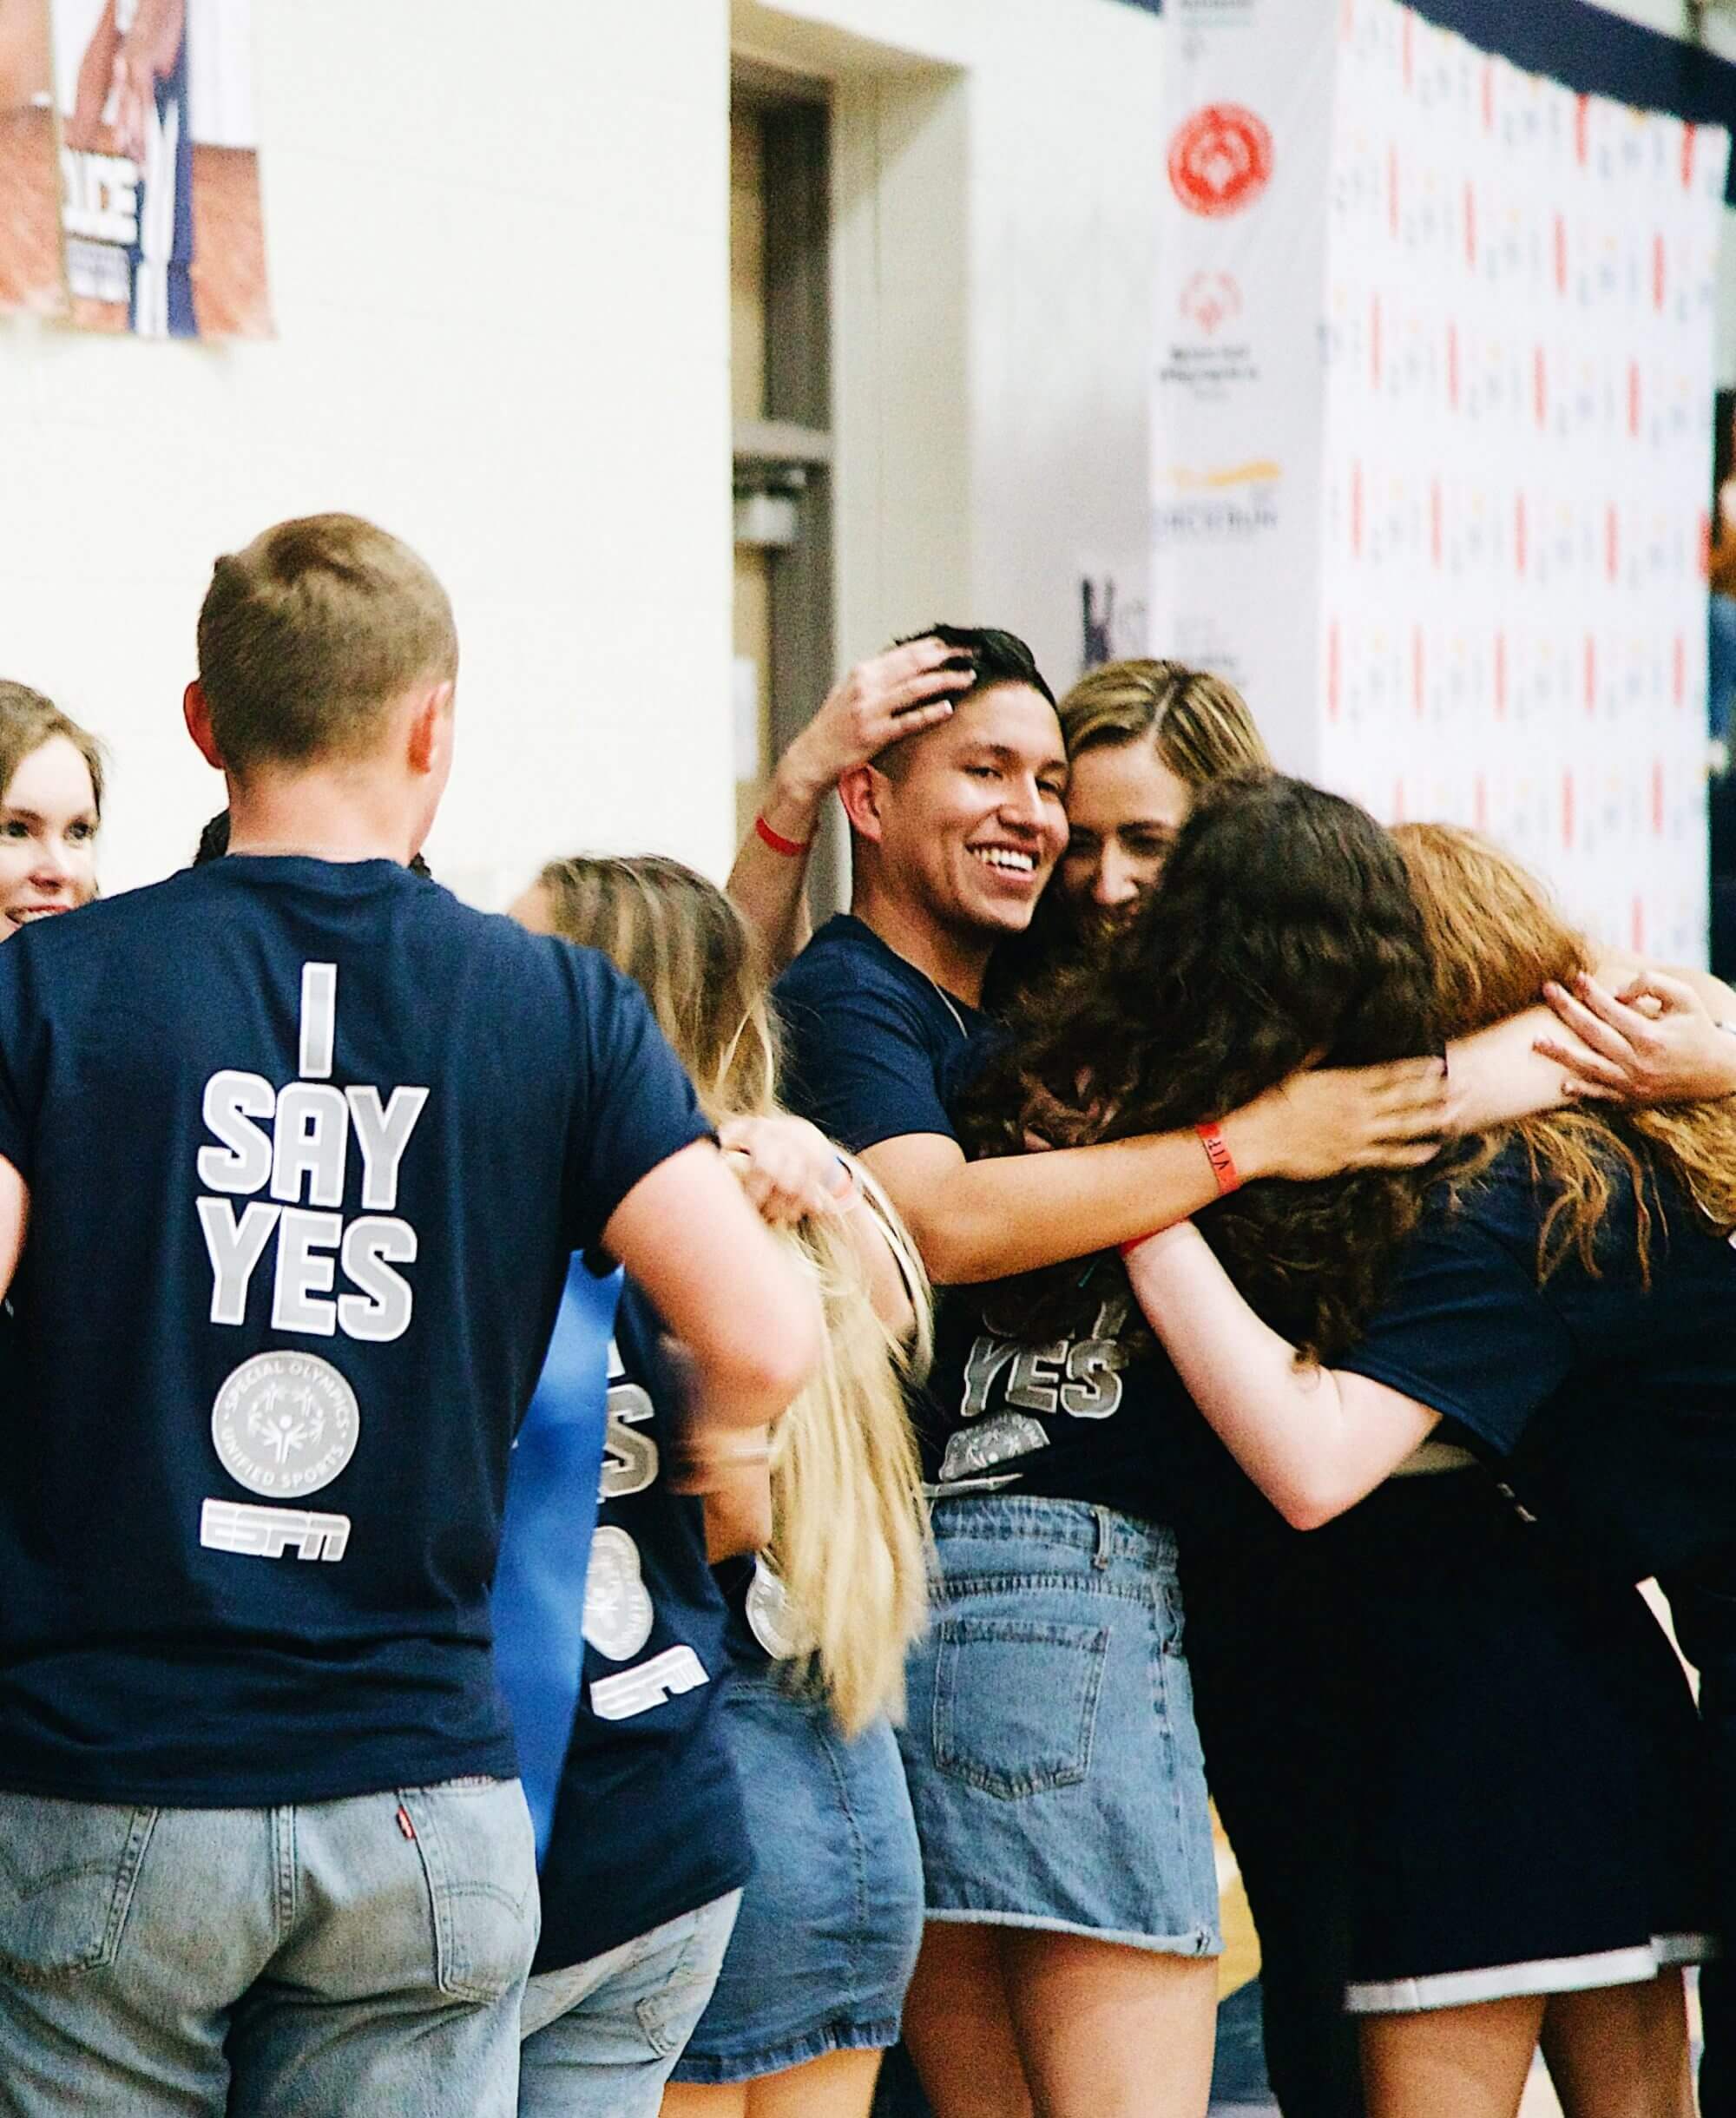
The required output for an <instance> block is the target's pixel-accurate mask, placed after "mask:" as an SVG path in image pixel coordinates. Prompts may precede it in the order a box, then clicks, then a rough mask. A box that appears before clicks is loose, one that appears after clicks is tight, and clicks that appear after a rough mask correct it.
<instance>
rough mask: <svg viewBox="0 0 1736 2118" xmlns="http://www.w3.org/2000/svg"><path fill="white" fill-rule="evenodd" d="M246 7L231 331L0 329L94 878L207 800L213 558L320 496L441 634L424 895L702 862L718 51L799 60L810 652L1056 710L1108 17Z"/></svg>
mask: <svg viewBox="0 0 1736 2118" xmlns="http://www.w3.org/2000/svg"><path fill="white" fill-rule="evenodd" d="M255 15H256V18H257V20H256V31H255V35H256V43H257V65H258V81H257V88H258V93H257V99H256V111H257V120H258V126H259V135H260V145H261V149H262V155H263V179H264V192H265V207H266V240H267V246H268V252H269V260H268V261H269V266H270V273H271V280H272V290H273V303H274V307H275V311H276V318H277V324H278V328H279V339H277V341H276V342H275V343H273V344H269V345H232V346H227V347H216V348H201V347H192V346H186V345H143V344H135V343H132V342H130V341H126V340H109V339H98V338H90V337H82V336H76V335H74V334H71V333H69V332H54V331H48V330H44V329H40V328H36V327H34V326H30V325H28V324H25V323H22V322H14V321H6V320H0V437H3V456H0V461H3V463H4V464H5V487H4V501H5V504H3V505H0V671H3V672H4V674H9V675H16V676H18V677H21V678H23V680H25V681H28V682H31V683H34V684H36V685H37V686H38V687H41V688H43V689H44V690H47V691H49V692H50V693H52V694H54V695H55V696H56V697H57V698H59V699H61V700H62V701H63V702H64V703H65V704H66V705H67V706H68V707H69V709H70V710H71V711H73V712H74V713H76V714H79V715H80V716H81V717H82V718H84V719H86V720H89V722H90V723H91V724H92V725H93V726H94V727H95V728H96V729H98V730H99V732H101V733H102V734H103V735H104V736H105V737H106V738H107V739H108V740H109V743H110V745H111V747H112V750H113V753H114V760H115V771H114V779H113V793H112V797H111V801H110V807H109V829H108V832H107V834H106V844H105V847H104V855H103V872H104V879H105V884H106V886H107V887H108V888H109V889H110V890H115V889H121V888H124V887H127V886H128V885H133V884H136V883H139V882H142V881H147V880H149V879H152V878H155V877H156V876H158V875H161V874H162V873H164V872H167V871H168V869H170V868H172V867H174V866H175V865H179V863H180V862H181V860H182V859H183V858H185V857H186V855H187V852H188V850H189V849H190V847H191V845H192V843H193V839H194V836H195V834H196V832H197V829H198V826H199V825H200V823H201V821H202V820H203V819H204V818H205V817H206V816H207V814H208V813H209V812H211V810H212V809H213V808H214V807H215V806H218V802H219V800H220V789H219V786H218V783H217V782H216V781H215V780H214V779H213V778H212V777H211V776H210V775H209V774H208V773H207V772H206V770H205V768H204V767H203V766H202V765H201V764H200V763H199V761H198V760H197V759H196V758H195V756H194V753H193V751H192V749H191V747H190V746H189V745H188V744H187V742H186V740H185V738H184V736H182V734H181V732H180V727H179V718H178V716H179V702H180V696H181V688H182V686H183V685H184V683H185V681H186V680H187V677H188V675H189V674H191V671H192V649H193V628H194V616H195V614H196V611H197V608H198V603H199V599H200V597H201V594H202V592H203V589H204V585H205V582H206V580H207V576H208V572H209V568H210V563H211V561H212V559H213V557H214V555H215V554H217V553H218V552H220V551H222V550H226V549H232V548H233V546H234V545H235V544H237V543H240V541H242V540H244V539H245V538H246V537H247V536H250V535H251V534H252V533H253V531H254V530H256V529H260V527H262V526H263V525H264V524H265V523H268V522H271V521H273V520H275V519H277V518H279V517H280V516H286V515H291V514H297V513H302V512H306V511H309V510H316V509H325V508H347V509H353V510H358V511H360V512H362V513H365V514H368V515H372V516H375V517H376V518H377V519H378V520H379V521H381V522H383V523H385V524H386V525H387V526H389V527H391V528H392V529H396V530H398V531H399V532H400V533H401V534H402V535H404V536H406V537H407V538H408V539H409V540H410V541H411V543H414V544H416V545H417V546H418V548H419V549H421V550H422V551H423V552H424V554H425V555H426V556H427V557H428V558H429V559H430V560H431V562H433V564H434V565H435V566H436V568H437V569H438V570H439V572H440V573H441V575H442V576H443V577H444V579H445V581H446V582H447V583H448V585H449V586H450V589H451V591H452V594H453V596H454V600H455V602H456V603H457V610H458V617H459V626H460V631H461V634H462V636H463V641H464V671H463V679H462V684H461V689H460V711H461V714H462V727H461V738H460V747H459V757H458V765H457V772H456V773H455V775H454V779H453V782H452V786H451V790H450V794H449V796H448V799H447V804H446V807H445V810H444V813H443V815H442V818H441V820H440V823H439V825H438V826H437V832H436V835H435V837H434V839H433V840H432V841H431V845H430V847H429V853H430V858H431V860H432V861H433V862H434V864H435V865H436V867H437V871H438V872H440V873H441V874H442V875H443V876H444V877H445V878H448V879H450V881H451V882H452V883H453V885H455V886H456V887H457V888H458V889H460V890H461V891H464V892H466V893H467V894H469V895H471V896H473V897H475V898H477V899H478V900H479V901H482V902H485V903H492V904H499V903H502V902H503V901H504V900H505V899H506V898H508V897H509V896H510V895H511V894H512V892H513V891H515V890H516V887H517V886H518V885H519V884H520V883H521V882H522V881H523V879H524V878H526V877H527V876H528V874H529V872H531V870H532V869H533V868H534V866H535V865H536V863H537V862H538V861H539V860H541V859H542V858H545V857H546V856H547V855H548V854H549V853H551V852H558V851H562V850H569V849H571V848H573V847H575V846H578V845H591V846H604V847H614V848H628V847H641V846H646V845H656V846H659V847H661V848H665V849H667V850H668V851H670V852H675V853H677V854H679V855H681V856H682V857H684V858H687V859H690V860H693V861H694V862H695V863H697V864H698V865H701V866H703V867H705V868H707V870H709V871H710V872H713V873H715V874H720V873H721V872H722V871H723V869H724V868H725V867H726V866H727V860H728V856H729V852H730V838H731V835H732V832H733V763H732V758H731V747H730V712H729V662H730V593H731V563H730V543H729V536H730V530H729V476H728V470H729V457H728V435H729V405H728V392H727V379H728V378H727V358H728V350H727V348H728V337H727V332H728V322H727V227H728V210H727V115H728V113H727V78H728V53H729V48H730V45H731V43H732V41H735V42H737V43H754V42H756V41H757V42H758V43H760V44H762V45H763V44H765V43H766V42H767V41H768V40H767V36H766V31H767V29H768V25H769V28H770V30H771V31H772V32H773V34H772V35H771V36H770V38H769V42H770V43H771V44H772V45H773V47H784V46H788V45H789V44H790V43H791V42H792V40H793V41H794V42H796V43H800V41H801V40H802V39H803V38H806V39H807V40H808V47H807V49H808V59H807V63H810V64H817V65H818V67H819V70H822V71H833V72H835V73H836V74H837V75H838V126H837V151H838V168H839V173H840V174H839V182H840V187H841V192H840V199H839V212H838V227H837V252H838V274H837V277H838V286H839V290H840V305H839V312H838V331H839V333H840V344H839V346H838V359H837V362H836V373H837V379H838V419H837V424H838V430H839V436H840V447H841V451H842V460H841V462H840V465H839V472H838V477H839V503H840V506H839V555H838V556H839V580H840V588H839V602H840V612H839V617H840V622H839V628H838V638H839V648H840V651H841V653H843V654H845V655H850V654H856V653H859V652H862V651H865V649H867V648H871V647H873V646H874V645H876V644H878V642H879V641H882V640H884V638H886V637H887V636H889V635H890V634H891V632H892V631H894V630H902V629H905V628H909V627H911V626H913V625H920V624H922V623H924V622H926V621H927V620H928V619H929V618H930V617H931V616H935V615H943V614H944V615H952V616H963V617H966V618H975V619H978V620H990V619H993V620H998V621H1000V622H1005V623H1009V624H1012V625H1014V626H1016V627H1018V628H1022V629H1023V630H1024V631H1026V632H1027V633H1028V634H1029V636H1030V637H1031V639H1032V640H1033V641H1034V643H1035V644H1036V647H1037V648H1038V651H1039V653H1040V654H1041V655H1042V659H1043V661H1044V662H1045V664H1046V665H1047V666H1048V667H1049V669H1050V670H1051V671H1052V673H1053V674H1054V675H1055V678H1056V679H1057V681H1067V680H1069V679H1070V678H1071V676H1072V675H1073V674H1075V669H1076V666H1077V659H1078V643H1079V615H1078V578H1079V574H1080V571H1081V569H1082V567H1089V568H1092V569H1098V570H1105V569H1114V570H1117V571H1118V572H1119V573H1120V574H1121V587H1122V595H1123V615H1124V618H1125V619H1126V620H1127V622H1128V625H1129V627H1130V628H1131V629H1130V632H1129V636H1130V637H1132V636H1135V635H1136V628H1137V623H1138V619H1137V613H1136V612H1135V611H1133V610H1131V609H1129V608H1128V606H1129V605H1130V604H1131V603H1133V602H1135V601H1136V600H1137V596H1138V593H1139V588H1138V577H1139V574H1140V571H1141V564H1142V562H1141V555H1142V552H1143V549H1144V543H1145V515H1146V485H1147V474H1146V464H1145V447H1146V442H1145V436H1146V414H1145V402H1146V368H1147V343H1148V339H1149V326H1148V319H1147V306H1148V293H1149V286H1150V258H1149V254H1148V222H1149V200H1150V197H1151V187H1152V186H1153V185H1154V184H1155V183H1157V182H1160V181H1161V153H1162V144H1161V141H1160V140H1159V139H1158V137H1157V135H1156V128H1155V122H1154V121H1155V114H1156V110H1157V90H1158V78H1157V76H1158V59H1159V52H1160V49H1161V27H1160V25H1159V23H1157V22H1156V20H1155V19H1154V18H1153V17H1152V16H1148V15H1147V14H1144V13H1142V12H1141V11H1140V10H1137V9H1135V8H1131V7H1127V6H1123V5H1121V4H1119V3H1118V0H798V3H797V4H793V5H788V6H785V5H779V6H776V7H772V6H758V5H754V4H753V3H752V0H735V3H734V5H733V7H732V6H731V5H730V4H729V3H728V0H583V4H582V5H579V6H574V5H572V4H571V3H570V0H517V3H516V4H515V5H514V6H511V7H508V8H496V9H478V8H477V7H476V6H475V5H474V3H473V0H417V3H416V4H414V5H412V4H411V0H369V3H368V4H367V5H366V6H363V7H358V6H356V5H354V4H353V3H352V0H296V4H295V5H293V6H282V5H276V4H271V3H270V0H255ZM750 32H751V34H750ZM772 56H782V57H785V58H786V59H787V58H788V57H789V56H790V52H789V50H788V49H773V54H772ZM852 184H853V185H854V186H855V189H854V192H853V194H851V193H850V192H849V187H850V186H851V185H852Z"/></svg>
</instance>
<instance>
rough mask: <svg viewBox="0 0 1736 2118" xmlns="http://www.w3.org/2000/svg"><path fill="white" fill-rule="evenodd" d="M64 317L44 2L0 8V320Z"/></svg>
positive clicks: (5, 2) (9, 2) (5, 1)
mask: <svg viewBox="0 0 1736 2118" xmlns="http://www.w3.org/2000/svg"><path fill="white" fill-rule="evenodd" d="M65 311H66V281H65V277H64V274H63V273H62V267H61V247H60V168H59V161H58V158H57V156H56V148H55V120H54V62H53V59H52V56H51V48H50V45H49V0H0V313H8V312H10V313H14V314H16V313H17V312H30V313H33V314H35V315H38V316H61V315H63V314H64V313H65Z"/></svg>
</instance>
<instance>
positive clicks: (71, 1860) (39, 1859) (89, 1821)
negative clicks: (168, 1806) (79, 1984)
mask: <svg viewBox="0 0 1736 2118" xmlns="http://www.w3.org/2000/svg"><path fill="white" fill-rule="evenodd" d="M155 1818H156V1812H155V1810H154V1809H132V1808H127V1807H123V1806H119V1805H117V1804H115V1803H111V1802H67V1801H58V1800H54V1799H49V1797H46V1796H40V1795H34V1794H3V1795H0V1973H3V1974H4V1975H5V1976H6V1977H10V1978H16V1979H17V1980H18V1981H19V1982H20V1983H23V1984H29V1983H32V1982H36V1981H40V1980H43V1979H45V1978H62V1977H68V1976H69V1975H70V1974H72V1973H74V1972H77V1971H91V1970H100V1969H101V1968H102V1966H103V1965H104V1964H106V1963H112V1962H113V1961H114V1957H115V1950H116V1949H117V1948H118V1947H119V1946H120V1941H121V1931H122V1928H123V1926H124V1925H125V1924H126V1919H127V1912H128V1907H129V1906H130V1904H132V1901H133V1888H134V1885H135V1883H136V1882H137V1880H138V1876H139V1866H140V1864H141V1861H142V1860H143V1859H144V1856H145V1849H146V1847H147V1846H148V1845H149V1844H150V1838H151V1828H152V1825H153V1824H154V1823H155Z"/></svg>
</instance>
